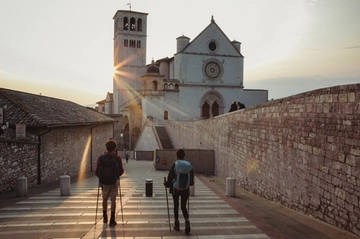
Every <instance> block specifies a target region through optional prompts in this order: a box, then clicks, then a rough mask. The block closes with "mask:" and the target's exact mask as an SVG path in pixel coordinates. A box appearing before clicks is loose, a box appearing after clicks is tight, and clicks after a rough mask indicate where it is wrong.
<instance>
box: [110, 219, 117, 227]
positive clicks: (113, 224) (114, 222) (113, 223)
mask: <svg viewBox="0 0 360 239" xmlns="http://www.w3.org/2000/svg"><path fill="white" fill-rule="evenodd" d="M116 224H117V222H116V221H115V219H113V220H111V219H110V223H109V226H110V227H113V226H116Z"/></svg>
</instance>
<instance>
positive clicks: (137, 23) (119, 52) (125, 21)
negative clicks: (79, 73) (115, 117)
mask: <svg viewBox="0 0 360 239" xmlns="http://www.w3.org/2000/svg"><path fill="white" fill-rule="evenodd" d="M147 15H148V14H147V13H141V12H134V11H131V10H130V11H126V10H119V11H117V12H116V14H115V16H114V18H113V19H114V70H115V74H114V79H113V80H114V82H113V97H114V99H113V100H114V113H115V114H120V113H122V112H123V110H124V109H125V108H127V107H128V106H129V105H130V104H131V103H132V102H133V101H134V99H135V100H136V99H137V98H139V96H141V91H142V78H141V76H142V75H144V74H145V72H146V38H147Z"/></svg>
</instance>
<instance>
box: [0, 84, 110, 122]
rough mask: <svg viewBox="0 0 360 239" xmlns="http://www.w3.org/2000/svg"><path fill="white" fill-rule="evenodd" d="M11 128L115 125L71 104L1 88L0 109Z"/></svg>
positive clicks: (82, 107) (94, 112)
mask: <svg viewBox="0 0 360 239" xmlns="http://www.w3.org/2000/svg"><path fill="white" fill-rule="evenodd" d="M5 105H6V106H7V109H6V110H5V112H4V121H6V122H9V123H10V126H14V125H15V124H26V126H27V127H61V126H75V125H91V124H101V123H109V122H115V120H113V119H112V118H110V117H107V116H105V115H103V114H100V113H98V112H96V111H93V110H91V109H88V108H86V107H84V106H81V105H78V104H76V103H73V102H71V101H67V100H61V99H55V98H51V97H46V96H42V95H35V94H30V93H26V92H20V91H14V90H9V89H4V88H0V107H4V106H5Z"/></svg>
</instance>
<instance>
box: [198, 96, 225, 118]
mask: <svg viewBox="0 0 360 239" xmlns="http://www.w3.org/2000/svg"><path fill="white" fill-rule="evenodd" d="M207 107H209V109H207ZM199 108H200V116H201V117H203V118H210V117H214V116H218V115H221V114H224V112H225V99H224V97H223V96H222V95H221V94H220V93H219V92H218V91H216V90H211V91H208V92H206V93H205V94H204V95H203V96H202V97H201V99H200V102H199Z"/></svg>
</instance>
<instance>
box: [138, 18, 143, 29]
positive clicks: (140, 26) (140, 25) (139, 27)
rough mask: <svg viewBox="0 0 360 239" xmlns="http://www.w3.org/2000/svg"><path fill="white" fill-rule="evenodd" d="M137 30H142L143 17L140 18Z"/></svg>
mask: <svg viewBox="0 0 360 239" xmlns="http://www.w3.org/2000/svg"><path fill="white" fill-rule="evenodd" d="M137 31H138V32H142V19H141V18H139V19H138V23H137Z"/></svg>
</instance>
